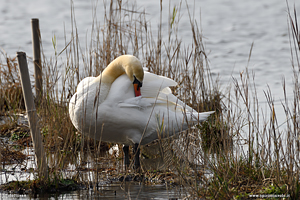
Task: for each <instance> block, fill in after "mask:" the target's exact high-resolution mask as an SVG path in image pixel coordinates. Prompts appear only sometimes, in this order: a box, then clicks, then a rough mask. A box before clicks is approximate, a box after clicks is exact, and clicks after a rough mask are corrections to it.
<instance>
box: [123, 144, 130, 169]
mask: <svg viewBox="0 0 300 200" xmlns="http://www.w3.org/2000/svg"><path fill="white" fill-rule="evenodd" d="M123 152H124V165H125V171H126V169H128V167H129V164H130V162H129V146H127V145H124V146H123Z"/></svg>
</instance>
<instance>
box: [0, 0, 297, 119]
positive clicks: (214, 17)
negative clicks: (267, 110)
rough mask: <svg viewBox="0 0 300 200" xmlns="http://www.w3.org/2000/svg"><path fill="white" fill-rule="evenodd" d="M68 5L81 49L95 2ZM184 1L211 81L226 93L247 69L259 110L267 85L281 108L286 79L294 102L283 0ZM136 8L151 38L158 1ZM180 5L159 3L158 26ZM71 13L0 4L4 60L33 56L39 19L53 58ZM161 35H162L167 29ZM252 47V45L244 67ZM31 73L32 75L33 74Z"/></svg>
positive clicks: (17, 1)
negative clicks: (21, 53) (142, 14)
mask: <svg viewBox="0 0 300 200" xmlns="http://www.w3.org/2000/svg"><path fill="white" fill-rule="evenodd" d="M73 2H74V10H75V16H76V17H75V18H76V23H77V28H78V34H79V38H80V43H81V45H82V46H85V45H86V40H85V38H86V35H87V33H89V31H90V30H91V26H92V22H93V21H92V20H93V16H92V9H93V6H95V5H96V1H94V0H92V1H86V0H74V1H73ZM129 2H131V1H129ZM132 2H134V1H132ZM187 2H188V4H189V7H190V9H191V11H193V10H194V12H195V18H196V20H197V21H198V23H199V24H201V27H202V32H203V35H204V44H205V48H206V51H207V54H208V59H209V64H210V68H211V72H212V73H213V74H214V75H215V77H216V76H217V75H219V77H220V79H221V81H220V86H221V88H222V89H224V90H225V88H226V87H227V86H228V85H229V84H232V77H235V78H239V75H240V73H241V72H242V71H243V70H244V69H245V67H246V66H247V65H248V67H249V71H251V72H252V71H253V72H254V73H255V84H256V87H257V92H258V97H259V102H260V104H261V106H262V107H264V104H265V102H266V100H265V97H264V93H263V91H266V90H267V85H269V87H270V88H271V91H272V95H273V96H274V98H275V100H276V106H277V107H280V106H281V102H280V100H282V98H283V90H282V80H283V79H285V80H286V85H287V96H288V99H289V100H290V101H292V100H293V90H292V87H293V79H292V78H293V71H292V65H291V54H290V44H289V33H288V14H287V5H286V1H285V0H260V1H246V0H241V1H233V0H201V1H187ZM288 2H289V4H290V8H291V9H293V6H294V4H295V3H296V5H295V6H296V10H297V11H298V13H300V2H299V1H298V2H296V1H295V0H288ZM136 4H137V7H138V10H139V11H143V10H145V11H146V13H147V18H148V21H149V22H150V23H151V27H152V30H153V31H154V32H153V35H156V31H157V24H158V22H159V14H158V13H159V8H160V1H159V0H156V1H149V0H139V1H138V2H137V3H136ZM179 5H180V0H173V1H170V2H169V1H163V9H164V13H163V24H167V23H168V21H169V18H168V16H169V8H171V9H172V8H173V7H174V6H179ZM70 10H71V9H70V1H68V0H64V1H58V0H40V1H37V0H36V1H23V0H13V1H9V0H0V16H1V17H0V48H2V49H3V50H4V51H5V52H6V53H7V54H8V55H9V56H15V54H16V52H17V51H25V52H26V53H27V55H28V56H32V46H31V27H30V19H31V18H39V20H40V30H41V34H42V42H43V50H44V53H45V55H46V57H51V56H54V49H53V46H52V37H53V36H54V35H55V36H56V38H57V43H58V51H60V50H62V49H63V48H64V44H65V41H64V30H65V32H66V35H67V36H69V35H70V32H71V19H70ZM103 10H104V9H103V1H101V0H99V1H98V2H97V18H98V21H99V22H100V23H101V20H102V21H103ZM180 14H181V19H180V23H179V33H180V36H181V37H182V40H183V42H184V44H185V46H188V45H190V44H191V38H192V37H191V36H192V33H191V28H190V24H189V18H188V14H187V7H186V4H185V1H183V2H182V6H181V12H180ZM165 30H166V32H167V28H165ZM166 35H167V33H166ZM87 42H89V41H87ZM252 43H253V44H254V45H253V50H252V55H251V59H250V63H249V64H248V57H249V53H250V48H251V45H252ZM30 71H31V72H33V69H30ZM277 114H278V116H283V117H282V118H279V121H281V122H283V121H284V120H285V117H284V115H283V111H282V110H280V109H279V111H278V113H277ZM281 114H282V115H281Z"/></svg>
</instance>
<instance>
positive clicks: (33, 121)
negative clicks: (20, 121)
mask: <svg viewBox="0 0 300 200" xmlns="http://www.w3.org/2000/svg"><path fill="white" fill-rule="evenodd" d="M17 58H18V64H19V73H20V78H21V84H22V90H23V96H24V101H25V107H26V112H27V116H28V121H29V127H30V133H31V138H32V142H33V147H34V151H35V157H36V160H37V167H38V172H39V178H40V179H41V180H46V179H47V178H48V166H47V163H46V155H45V151H44V146H43V142H42V137H41V133H40V129H39V123H38V118H37V114H36V110H35V106H34V101H33V94H32V91H31V84H30V77H29V72H28V66H27V59H26V53H25V52H17Z"/></svg>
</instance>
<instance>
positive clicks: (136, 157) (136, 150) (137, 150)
mask: <svg viewBox="0 0 300 200" xmlns="http://www.w3.org/2000/svg"><path fill="white" fill-rule="evenodd" d="M138 147H139V144H138V143H135V144H134V148H133V153H134V167H135V169H136V170H139V169H140V166H141V164H140V148H138Z"/></svg>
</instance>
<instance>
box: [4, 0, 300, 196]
mask: <svg viewBox="0 0 300 200" xmlns="http://www.w3.org/2000/svg"><path fill="white" fill-rule="evenodd" d="M181 6H183V5H178V6H175V7H174V8H170V14H169V16H170V23H169V24H168V32H167V33H166V32H164V31H163V28H162V12H163V10H162V9H161V10H160V16H161V17H160V19H161V20H160V24H159V28H158V32H157V33H154V32H152V31H151V26H150V24H149V21H148V20H147V16H146V13H145V11H140V10H137V9H136V8H135V7H131V6H130V5H127V4H126V3H120V2H119V1H110V2H108V3H107V5H106V11H105V13H104V15H105V17H104V19H105V20H104V21H103V22H102V24H99V23H98V22H97V19H96V18H95V19H94V24H93V26H92V29H91V33H90V34H91V40H90V41H86V42H87V44H88V45H86V47H82V46H81V45H80V43H79V39H78V38H79V37H78V35H77V27H76V19H75V18H74V15H73V14H72V15H71V16H72V17H71V22H72V27H73V31H72V33H71V34H70V35H68V34H66V36H65V44H66V48H64V49H63V51H61V52H60V51H58V50H57V49H56V46H57V45H56V40H55V37H53V46H54V50H55V57H53V58H46V57H43V62H42V65H43V73H44V74H43V80H44V82H43V91H44V92H43V98H42V102H41V103H40V105H39V106H38V107H37V112H38V116H39V118H40V124H41V132H42V134H43V139H44V145H45V149H46V152H47V158H48V165H49V168H50V175H49V184H48V185H52V184H53V182H54V183H57V184H58V183H60V182H59V181H57V180H64V179H66V180H69V179H71V180H72V181H74V182H76V183H84V184H86V185H89V186H90V185H91V187H92V188H96V185H97V183H98V182H99V180H103V179H106V178H107V174H110V175H112V176H116V177H118V179H119V180H120V181H124V180H125V179H126V178H124V175H126V174H127V175H130V176H129V177H133V176H134V175H133V174H132V173H129V174H128V172H124V171H123V170H122V165H121V163H122V162H121V159H122V151H121V146H120V145H119V149H120V151H119V152H120V153H119V154H117V153H112V154H110V153H109V151H108V150H109V148H110V147H112V146H113V145H114V144H107V143H99V142H97V141H94V140H93V139H91V138H87V137H85V136H84V135H81V134H80V133H79V132H77V131H76V129H75V128H74V127H73V125H72V123H71V121H70V119H69V113H68V102H69V99H70V97H71V96H72V94H74V93H75V89H76V86H77V84H78V83H79V82H80V80H81V79H83V78H84V77H86V76H97V75H99V73H100V72H101V71H102V70H103V69H104V68H105V67H106V66H107V65H108V64H109V63H110V62H111V61H112V60H113V59H114V58H116V57H118V56H119V55H121V54H133V55H135V56H137V57H138V58H139V59H140V60H141V62H142V63H143V66H144V67H145V68H147V69H148V71H150V72H152V73H156V74H159V75H164V76H167V77H170V78H172V79H174V80H175V81H176V82H177V83H179V85H178V86H177V87H174V88H172V90H173V93H174V94H176V95H177V96H178V97H179V98H180V99H181V100H183V101H184V102H185V103H186V104H188V105H190V106H191V107H193V108H194V109H196V110H197V111H199V112H202V111H209V110H215V111H216V113H215V114H214V115H213V116H211V117H210V118H209V119H208V121H207V122H204V123H203V124H200V125H197V126H196V127H191V128H190V129H189V130H187V131H185V132H183V133H181V134H180V135H179V136H177V137H175V138H171V139H164V140H160V141H157V142H156V143H155V144H149V145H146V146H145V147H143V149H142V156H143V158H142V164H143V163H144V164H143V166H142V168H143V172H142V175H141V177H142V178H138V179H134V178H131V179H130V180H137V181H143V182H144V183H146V184H151V183H153V182H155V181H153V180H157V182H158V183H168V184H173V185H180V186H182V187H184V189H185V190H186V191H187V196H188V197H190V198H191V199H194V198H196V197H198V198H199V197H203V198H210V199H233V198H236V199H243V198H249V197H253V196H251V195H258V197H264V196H263V195H266V197H268V196H267V195H269V194H273V195H283V196H285V197H290V198H291V199H298V198H299V195H300V183H299V174H300V173H299V167H298V166H299V159H300V157H299V155H300V154H299V147H300V146H299V130H298V127H299V115H298V113H299V98H300V95H299V94H300V93H299V83H298V76H299V71H300V63H299V59H300V57H299V53H300V47H299V44H300V32H299V28H298V26H297V19H296V18H295V17H292V16H291V17H290V21H289V23H290V29H289V31H290V41H291V54H292V55H291V57H292V58H293V59H292V64H291V65H292V67H293V69H294V77H293V79H294V88H293V89H294V99H293V102H292V103H289V102H288V100H287V98H286V96H285V101H284V102H282V107H283V109H284V110H285V113H286V119H287V121H286V123H285V126H286V128H284V129H282V128H280V127H281V125H280V124H278V122H277V116H276V110H275V109H274V100H273V99H272V95H271V91H270V90H266V91H267V92H266V93H265V96H266V99H265V100H266V101H267V102H268V106H269V110H267V111H266V113H263V111H262V109H261V107H260V104H259V101H260V100H259V99H258V98H257V94H256V89H255V79H254V78H253V77H252V76H251V72H249V71H248V69H245V70H244V73H241V75H240V77H239V79H233V82H232V86H228V88H226V91H228V92H227V93H222V92H221V91H220V88H219V85H218V81H217V80H213V78H212V77H211V73H210V67H209V63H208V61H207V59H208V58H207V54H206V50H205V48H204V45H203V41H202V34H201V30H199V26H198V23H197V21H196V20H195V19H193V18H192V17H190V30H191V33H192V35H193V43H192V44H191V46H189V47H185V45H184V44H183V43H182V41H181V39H180V37H179V35H178V24H179V19H180V8H181ZM71 10H72V13H73V12H74V8H73V5H72V6H71ZM95 12H96V11H95ZM290 13H291V12H290ZM189 15H190V16H192V14H190V13H189ZM125 16H126V17H125ZM295 16H296V15H295ZM82 42H83V41H81V44H82ZM249 48H250V47H249ZM249 54H250V55H251V53H249ZM62 57H63V58H64V62H63V63H61V64H59V62H58V60H59V59H60V58H62ZM29 60H30V59H29ZM0 61H1V64H0V65H1V68H0V83H1V84H0V91H1V93H0V94H1V96H0V99H1V101H0V113H1V115H2V116H6V117H9V118H6V123H5V124H1V125H0V131H1V134H2V135H6V136H7V137H10V139H11V140H13V138H15V141H19V140H20V139H24V137H23V135H24V133H26V132H28V130H21V131H19V132H18V131H16V130H15V129H16V127H19V125H18V116H19V115H17V114H19V113H24V112H25V111H24V103H23V99H22V98H23V97H22V91H21V88H20V81H19V78H18V71H17V63H16V58H11V57H8V56H7V55H5V54H4V53H2V55H1V60H0ZM29 64H32V62H31V60H30V63H29ZM283 93H284V94H285V85H283ZM13 135H14V136H13ZM22 144H23V146H24V143H22ZM27 145H30V144H29V143H28V142H27V143H26V146H27ZM15 146H16V145H10V146H9V147H8V148H7V149H9V150H11V151H15V149H14V148H15ZM3 152H5V151H4V149H1V155H2V156H1V162H2V164H3V162H4V161H5V160H6V159H7V158H6V157H5V156H4V155H10V154H9V153H6V154H4V153H3ZM19 157H21V156H19ZM154 161H155V164H154V165H152V166H150V165H148V164H147V163H153V162H154ZM20 162H22V161H20ZM2 168H3V169H4V168H5V166H4V164H3V167H2ZM85 170H86V171H89V172H91V173H92V175H89V176H85V175H84V173H82V171H85ZM119 176H120V177H123V179H122V178H120V177H119ZM62 182H63V181H62ZM31 183H34V182H31ZM72 183H73V182H72ZM35 184H36V183H35ZM72 188H73V187H72ZM269 197H271V196H269ZM273 197H274V196H273Z"/></svg>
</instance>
